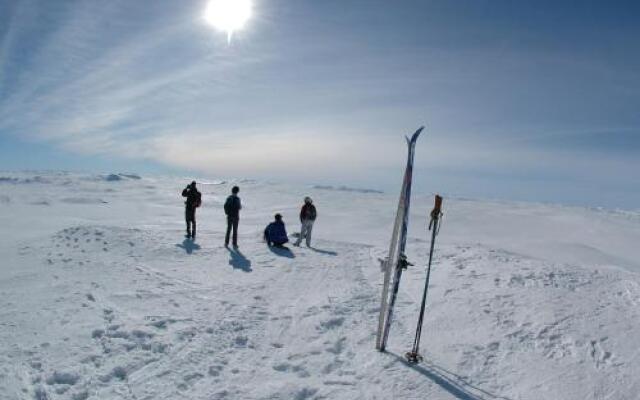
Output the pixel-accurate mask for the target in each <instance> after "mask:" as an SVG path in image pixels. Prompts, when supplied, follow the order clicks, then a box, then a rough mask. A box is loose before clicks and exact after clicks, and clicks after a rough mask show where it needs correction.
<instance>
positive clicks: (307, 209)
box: [294, 196, 318, 247]
mask: <svg viewBox="0 0 640 400" xmlns="http://www.w3.org/2000/svg"><path fill="white" fill-rule="evenodd" d="M317 216H318V213H317V212H316V206H314V205H313V200H311V197H309V196H307V197H305V198H304V205H303V206H302V209H301V210H300V222H301V223H302V228H301V229H300V236H298V240H297V241H296V242H295V243H294V246H300V243H301V242H302V239H303V238H304V239H306V242H307V247H309V246H311V230H312V229H313V223H314V222H315V220H316V217H317Z"/></svg>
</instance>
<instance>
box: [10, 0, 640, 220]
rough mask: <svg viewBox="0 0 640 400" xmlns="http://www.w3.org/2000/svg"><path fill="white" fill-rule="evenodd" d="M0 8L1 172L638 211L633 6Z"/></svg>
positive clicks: (637, 64) (367, 0) (90, 3)
mask: <svg viewBox="0 0 640 400" xmlns="http://www.w3.org/2000/svg"><path fill="white" fill-rule="evenodd" d="M206 5H207V2H206V1H205V0H198V1H192V0H156V1H135V2H134V1H129V0H110V1H95V0H86V1H80V0H78V1H65V0H58V1H48V0H0V170H24V169H53V170H57V169H65V170H79V171H95V172H105V173H107V172H124V171H126V172H138V173H149V174H151V173H162V174H167V173H170V174H181V175H189V176H197V177H221V178H234V177H237V178H257V179H269V180H278V181H290V182H294V183H301V184H302V183H306V184H336V185H349V186H357V187H367V188H375V189H382V190H385V191H389V192H393V191H396V190H397V189H398V188H399V185H400V180H401V177H402V173H403V169H404V164H405V158H406V146H405V144H404V139H403V136H404V135H410V134H411V133H412V132H413V131H415V130H416V129H417V128H418V127H419V126H422V125H425V126H426V128H425V131H424V133H423V136H422V137H421V138H420V139H419V141H418V145H417V149H416V170H415V172H414V179H415V184H416V190H418V191H420V192H425V193H432V192H439V193H443V194H445V195H452V196H465V197H481V198H504V199H514V200H528V201H544V202H554V203H566V204H578V205H587V206H595V207H607V208H631V209H638V208H640V205H639V204H640V173H639V172H638V171H640V112H639V111H640V110H639V109H640V3H638V2H635V1H608V2H602V1H590V0H585V1H579V2H578V1H562V0H558V1H547V0H537V1H525V0H522V1H517V2H515V1H511V0H474V1H466V0H441V1H430V0H416V1H414V0H399V1H390V0H323V1H317V0H253V14H252V17H251V19H250V20H249V21H248V23H247V24H246V26H245V27H244V28H243V29H242V30H239V31H237V32H234V34H233V36H232V39H231V41H230V42H228V40H227V34H226V33H224V32H219V31H217V30H215V29H213V28H212V27H211V26H210V25H208V24H207V23H206V21H205V19H204V17H203V14H204V10H205V8H206Z"/></svg>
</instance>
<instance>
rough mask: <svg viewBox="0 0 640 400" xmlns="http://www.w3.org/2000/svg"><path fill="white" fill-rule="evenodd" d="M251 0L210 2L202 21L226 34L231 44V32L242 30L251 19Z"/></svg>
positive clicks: (218, 0) (213, 0)
mask: <svg viewBox="0 0 640 400" xmlns="http://www.w3.org/2000/svg"><path fill="white" fill-rule="evenodd" d="M251 11H252V4H251V0H210V1H209V4H207V8H206V10H205V12H204V19H205V20H206V21H207V23H209V24H210V25H211V26H213V27H214V28H216V29H218V30H221V31H224V32H226V33H227V40H228V41H229V42H231V36H232V35H233V32H235V31H237V30H239V29H242V27H243V26H244V25H245V24H246V22H247V20H249V18H250V17H251Z"/></svg>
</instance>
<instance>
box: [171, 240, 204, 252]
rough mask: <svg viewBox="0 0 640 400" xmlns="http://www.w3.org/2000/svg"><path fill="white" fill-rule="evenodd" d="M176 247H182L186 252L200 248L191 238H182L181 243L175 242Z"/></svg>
mask: <svg viewBox="0 0 640 400" xmlns="http://www.w3.org/2000/svg"><path fill="white" fill-rule="evenodd" d="M176 247H180V248H181V249H184V251H186V252H187V254H191V253H193V251H194V250H200V245H199V244H197V243H195V242H194V241H193V240H191V239H185V240H183V241H182V243H178V244H176Z"/></svg>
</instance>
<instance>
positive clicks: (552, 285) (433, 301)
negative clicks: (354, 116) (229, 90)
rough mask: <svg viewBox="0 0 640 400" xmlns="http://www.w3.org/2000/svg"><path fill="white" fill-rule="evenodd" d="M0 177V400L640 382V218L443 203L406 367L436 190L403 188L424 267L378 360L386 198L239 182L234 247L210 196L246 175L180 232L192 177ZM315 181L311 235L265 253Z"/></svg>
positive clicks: (608, 389) (441, 393)
mask: <svg viewBox="0 0 640 400" xmlns="http://www.w3.org/2000/svg"><path fill="white" fill-rule="evenodd" d="M129 175H130V176H129ZM0 176H3V177H4V178H6V179H4V180H2V181H0V199H3V200H1V201H0V226H2V229H1V230H0V236H1V237H0V239H1V242H0V257H1V259H2V263H1V266H0V302H1V303H0V305H1V306H2V311H1V312H0V393H1V394H2V395H1V396H0V398H2V399H5V398H6V399H64V400H68V399H70V400H78V399H137V400H141V399H177V398H188V399H240V398H242V399H322V398H324V399H389V398H402V399H424V398H429V399H460V400H488V399H512V400H516V399H522V400H525V399H532V400H533V399H569V400H573V399H575V400H578V399H580V400H582V399H593V400H596V399H605V398H611V399H637V393H639V392H640V382H639V380H638V378H637V376H639V375H640V357H638V354H639V351H640V350H639V349H638V347H637V343H638V341H639V340H640V334H639V333H638V332H640V315H639V314H640V311H639V306H640V276H639V275H638V271H639V270H640V265H639V264H638V263H639V262H638V260H640V257H638V256H639V255H640V253H639V251H638V250H637V243H638V242H640V241H639V240H640V218H638V215H637V214H635V213H633V212H619V211H607V210H599V209H587V208H575V207H562V206H554V205H541V204H527V203H510V202H488V201H475V200H463V199H460V200H457V199H445V213H446V214H445V220H444V225H443V228H442V231H441V235H440V237H439V239H438V240H439V242H438V244H437V246H436V248H437V252H436V257H435V264H434V267H433V275H432V278H431V279H432V280H431V281H432V286H431V288H430V292H429V299H428V308H427V314H426V318H425V325H424V331H423V340H422V349H423V350H422V353H423V355H424V356H425V361H424V362H423V363H421V364H418V365H410V364H407V363H406V362H404V359H403V354H404V352H406V351H407V350H409V347H410V345H411V342H412V340H413V332H414V330H415V323H416V319H417V312H418V308H419V301H420V297H421V295H422V287H423V284H424V277H425V276H424V273H425V271H424V264H425V261H426V257H427V251H428V246H429V242H428V240H427V234H426V227H425V221H426V215H427V212H428V210H429V208H430V206H431V202H432V199H431V197H430V196H415V197H414V199H413V204H412V207H413V209H412V215H411V226H410V228H411V229H410V236H409V242H408V246H407V247H408V251H409V254H408V255H409V259H410V260H411V261H414V263H415V264H416V266H415V267H410V269H409V270H408V271H407V272H406V273H405V275H404V277H403V280H402V284H401V288H400V293H399V297H398V303H397V308H396V311H397V313H396V317H395V321H394V325H393V327H392V331H391V336H390V343H389V346H388V353H378V352H376V351H375V350H374V341H375V329H376V327H377V315H378V307H379V294H380V285H381V280H382V276H381V273H380V268H379V262H378V259H379V258H380V257H384V255H385V252H386V248H387V241H388V239H389V235H390V230H391V224H392V223H393V217H394V211H395V209H394V203H395V202H396V201H397V198H396V196H395V195H394V194H383V193H374V192H369V191H353V190H327V189H326V188H324V187H294V186H289V185H281V184H267V183H262V182H256V181H242V182H241V183H240V186H241V192H240V195H241V197H242V199H243V203H244V206H245V207H244V209H243V211H242V219H241V223H240V230H241V235H240V245H241V248H240V251H239V252H233V251H229V250H227V249H225V248H224V247H223V246H222V242H223V234H224V232H223V229H224V222H225V221H224V215H223V213H222V204H223V202H224V199H225V197H226V196H227V194H228V192H229V190H230V188H231V186H233V185H234V184H237V183H238V181H233V180H222V179H218V180H216V179H211V180H207V182H215V184H210V185H202V186H201V190H202V192H203V206H202V208H201V209H199V210H198V228H199V234H198V239H197V241H195V242H192V241H190V240H185V239H184V237H183V230H184V228H183V222H182V216H183V209H182V207H183V205H182V198H181V197H180V191H181V189H182V188H183V187H184V185H185V184H186V183H188V182H190V181H191V179H190V178H186V179H175V178H168V177H139V176H137V175H134V174H127V175H123V174H120V175H116V176H120V178H118V179H109V178H108V177H109V175H102V176H87V175H79V174H72V173H38V174H37V175H36V174H30V173H9V172H7V173H2V174H0ZM105 176H106V177H107V178H104V177H105ZM36 177H37V179H36ZM138 178H139V179H138ZM25 182H28V183H29V184H24V183H25ZM305 195H310V196H311V197H313V198H314V201H315V203H316V204H317V206H318V211H319V219H318V221H317V224H316V226H315V227H314V235H315V237H314V240H313V246H314V247H312V248H306V247H304V246H303V247H301V248H296V247H292V248H291V251H282V250H278V249H270V248H268V247H267V246H266V245H265V244H264V243H262V241H261V238H260V235H261V231H262V229H263V228H264V225H266V223H268V222H269V221H270V220H271V218H272V216H273V214H274V213H275V212H280V213H281V214H283V215H284V219H285V222H287V228H288V230H289V232H290V233H293V232H296V231H297V230H298V229H299V227H298V226H297V212H298V209H299V206H300V203H301V199H302V198H303V196H305ZM17 199H20V201H18V200H17ZM69 199H82V201H80V200H78V201H68V200H69ZM96 199H99V200H101V201H97V200H96Z"/></svg>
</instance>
